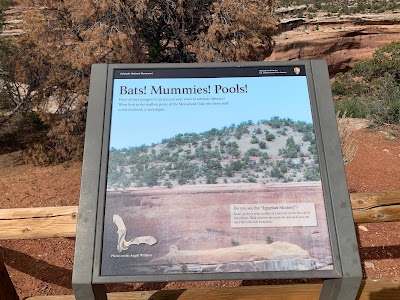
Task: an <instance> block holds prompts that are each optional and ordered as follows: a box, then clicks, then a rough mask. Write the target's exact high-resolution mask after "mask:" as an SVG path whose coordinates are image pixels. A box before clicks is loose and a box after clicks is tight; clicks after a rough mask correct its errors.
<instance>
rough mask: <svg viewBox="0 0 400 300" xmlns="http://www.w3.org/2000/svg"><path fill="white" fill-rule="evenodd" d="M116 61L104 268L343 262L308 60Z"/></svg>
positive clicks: (190, 270)
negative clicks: (181, 64) (121, 64)
mask: <svg viewBox="0 0 400 300" xmlns="http://www.w3.org/2000/svg"><path fill="white" fill-rule="evenodd" d="M111 72H112V74H111V75H109V76H112V97H111V98H112V99H111V105H110V110H111V113H110V128H109V135H108V136H107V138H106V139H105V144H106V147H107V148H106V149H107V152H108V153H107V155H105V157H106V162H107V167H106V168H105V167H104V166H102V168H104V169H105V171H104V172H105V176H104V181H105V183H104V190H100V196H101V197H103V201H104V207H102V209H104V212H103V213H102V216H100V218H101V220H100V223H101V224H102V232H101V233H99V234H98V236H99V238H98V241H97V244H98V245H99V246H98V248H99V249H100V250H99V251H98V252H99V253H100V255H99V263H100V266H99V276H100V277H101V276H147V275H151V276H168V275H177V274H178V275H191V274H192V275H193V274H194V275H195V274H211V278H213V277H212V274H218V276H220V274H233V273H238V274H243V273H249V274H255V273H260V272H271V271H273V272H284V271H291V272H292V271H299V272H308V271H313V272H316V273H314V274H318V272H320V274H321V276H322V277H324V275H323V274H324V272H325V271H334V270H335V266H334V259H333V252H334V249H335V247H336V245H335V240H334V239H332V238H331V235H330V230H331V231H332V230H333V231H334V229H333V228H332V227H331V228H330V227H329V224H328V221H327V219H328V217H327V212H328V211H329V209H331V207H329V202H326V201H325V198H324V194H325V195H326V194H327V186H326V185H327V184H328V183H327V181H326V179H324V178H326V172H327V171H326V168H325V166H324V163H325V162H324V160H323V159H322V160H321V159H320V157H319V156H318V150H320V149H321V136H320V135H318V132H319V125H318V124H316V123H315V121H313V120H318V118H317V117H316V112H315V109H316V106H315V102H314V104H313V102H312V101H313V97H312V95H313V89H312V87H311V86H310V82H311V79H310V78H309V77H310V75H309V74H308V73H307V72H308V71H307V68H306V65H305V64H303V63H299V64H296V63H293V64H292V65H288V64H285V65H273V66H268V65H262V66H260V65H258V66H240V67H233V66H230V67H217V68H215V67H201V68H195V67H191V68H174V69H172V68H167V67H166V68H157V67H154V68H149V67H147V68H143V69H141V68H138V67H136V68H113V69H112V70H111ZM313 114H314V115H313ZM316 125H317V126H316ZM317 145H319V146H317ZM317 149H318V150H317ZM103 156H104V154H103ZM321 178H322V179H321ZM327 204H328V207H327ZM248 276H251V275H247V278H248ZM316 276H317V277H318V275H316ZM225 277H227V276H225ZM228 277H229V275H228ZM153 278H154V277H153ZM156 278H161V277H156ZM222 278H224V277H223V276H222Z"/></svg>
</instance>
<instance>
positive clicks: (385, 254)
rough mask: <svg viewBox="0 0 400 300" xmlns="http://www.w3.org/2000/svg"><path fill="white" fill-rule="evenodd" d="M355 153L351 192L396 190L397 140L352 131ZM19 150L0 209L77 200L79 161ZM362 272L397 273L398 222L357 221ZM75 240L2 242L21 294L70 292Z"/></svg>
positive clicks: (6, 171) (2, 166)
mask: <svg viewBox="0 0 400 300" xmlns="http://www.w3.org/2000/svg"><path fill="white" fill-rule="evenodd" d="M352 136H353V138H354V141H355V143H356V144H357V145H358V152H357V154H356V156H355V158H354V160H353V161H352V162H351V163H350V164H349V165H348V166H347V168H346V172H347V180H348V184H349V189H350V190H351V191H352V192H365V191H369V192H373V191H384V190H400V175H399V174H400V173H399V170H400V139H397V140H394V141H391V140H389V139H388V138H387V137H386V135H385V133H382V132H379V131H376V132H371V131H367V130H365V129H362V130H358V131H355V132H354V133H353V135H352ZM17 162H18V155H16V154H12V155H6V156H4V155H3V156H0V200H1V202H0V203H1V208H12V207H40V206H62V205H77V204H78V198H79V186H80V172H81V165H80V164H79V163H72V164H64V165H58V166H51V167H46V168H39V167H32V166H26V165H18V164H17V165H16V163H17ZM357 227H358V232H359V238H360V253H361V257H362V259H363V265H364V274H365V276H366V277H368V278H370V279H375V278H399V277H400V268H399V266H400V236H399V234H398V233H399V232H400V223H399V222H393V223H382V224H359V226H357ZM73 251H74V239H62V238H58V239H42V240H24V241H0V255H2V256H3V257H4V261H5V263H6V266H7V268H8V271H9V273H10V276H11V279H12V280H13V282H14V284H15V286H16V289H17V292H18V294H19V296H20V297H21V299H23V298H25V297H29V296H35V295H60V294H71V293H72V290H71V283H70V282H71V275H72V270H71V269H72V263H73ZM254 283H256V284H260V283H262V282H249V281H247V282H241V281H216V282H185V283H174V282H173V283H147V284H134V285H131V286H129V285H118V286H116V285H115V286H112V287H109V290H110V291H111V290H113V291H125V290H133V289H137V290H148V289H177V288H191V287H197V288H200V287H211V286H212V287H221V286H238V285H250V284H254Z"/></svg>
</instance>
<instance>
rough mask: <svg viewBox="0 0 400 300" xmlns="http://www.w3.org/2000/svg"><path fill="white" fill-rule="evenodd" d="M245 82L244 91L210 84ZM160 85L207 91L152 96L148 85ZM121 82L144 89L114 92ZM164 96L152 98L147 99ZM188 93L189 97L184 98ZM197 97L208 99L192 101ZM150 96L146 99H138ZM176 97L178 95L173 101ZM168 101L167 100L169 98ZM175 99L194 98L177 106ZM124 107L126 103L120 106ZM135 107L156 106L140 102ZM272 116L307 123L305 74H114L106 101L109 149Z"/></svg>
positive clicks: (118, 89) (307, 103) (230, 84)
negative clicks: (134, 77)
mask: <svg viewBox="0 0 400 300" xmlns="http://www.w3.org/2000/svg"><path fill="white" fill-rule="evenodd" d="M237 84H238V85H239V86H241V87H244V86H245V85H247V93H225V94H224V93H222V92H218V93H215V86H216V85H220V86H223V87H228V88H229V87H232V88H235V87H236V85H237ZM160 85H162V86H163V87H164V88H184V87H187V88H193V87H194V86H196V88H207V87H208V86H210V88H211V89H210V91H211V93H210V94H196V95H194V94H191V95H189V94H186V95H157V94H151V87H152V86H155V87H158V86H160ZM121 86H126V87H128V88H135V87H136V88H143V87H144V86H146V92H147V94H143V95H120V90H121ZM213 97H215V98H224V99H223V100H218V101H216V102H220V103H228V104H225V105H218V106H215V105H199V104H200V102H202V103H207V102H211V103H212V102H214V101H213V100H212V99H211V98H213ZM160 98H162V99H168V100H161V101H160V100H159V101H153V99H154V100H155V99H160ZM184 98H186V99H187V98H192V99H193V100H184ZM198 98H210V99H209V100H198ZM144 99H151V101H140V100H144ZM177 99H178V100H177ZM169 100H170V101H169ZM179 102H181V103H182V102H185V103H196V104H197V105H194V106H180V105H179ZM126 103H131V104H139V103H148V104H149V103H154V104H156V103H157V104H158V103H168V104H169V103H171V104H172V105H173V103H175V104H176V105H173V106H165V107H160V108H163V109H165V111H160V112H156V111H119V110H118V109H119V108H121V107H122V106H121V104H126ZM125 107H126V106H125ZM138 108H158V107H157V106H140V107H138ZM273 116H278V117H280V118H290V119H292V120H294V121H305V122H309V123H311V122H312V116H311V110H310V102H309V96H308V87H307V79H306V77H305V76H281V77H244V78H238V77H233V78H195V79H187V78H184V79H182V78H180V79H137V80H132V79H115V80H114V91H113V103H112V121H111V135H110V148H111V147H113V148H116V149H121V148H128V147H135V146H140V145H143V144H145V145H151V144H152V143H159V142H161V140H162V139H163V138H171V137H173V136H175V135H176V134H179V133H190V132H195V133H201V132H204V131H207V130H210V129H212V128H217V129H220V128H222V127H224V126H230V125H231V124H232V123H235V124H236V125H237V124H239V123H241V122H243V121H247V120H252V121H253V122H257V121H259V120H262V119H270V118H271V117H273Z"/></svg>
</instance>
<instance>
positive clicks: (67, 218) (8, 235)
mask: <svg viewBox="0 0 400 300" xmlns="http://www.w3.org/2000/svg"><path fill="white" fill-rule="evenodd" d="M350 198H351V205H352V208H353V216H354V222H355V223H367V222H391V221H400V191H392V192H380V193H352V194H350ZM77 215H78V207H77V206H61V207H38V208H13V209H1V210H0V240H9V239H12V240H14V239H39V238H54V237H75V235H76V222H77Z"/></svg>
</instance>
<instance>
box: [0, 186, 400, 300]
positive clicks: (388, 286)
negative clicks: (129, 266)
mask: <svg viewBox="0 0 400 300" xmlns="http://www.w3.org/2000/svg"><path fill="white" fill-rule="evenodd" d="M350 198H351V205H352V209H353V216H354V222H355V223H366V222H391V221H400V191H392V192H380V193H353V194H351V195H350ZM77 216H78V207H77V206H63V207H39V208H15V209H1V210H0V240H10V239H12V240H15V239H39V238H54V237H75V235H76V222H77ZM2 266H3V268H2ZM0 269H1V270H4V271H5V272H6V270H5V268H4V265H3V263H2V262H1V261H0ZM5 274H6V273H5ZM6 277H8V275H7V276H6ZM6 279H7V278H6ZM7 280H8V279H7ZM1 281H3V282H6V280H5V279H4V278H3V279H2V278H0V283H2V282H1ZM0 287H1V284H0ZM321 288H322V284H297V285H275V286H273V285H272V286H271V285H263V286H240V287H235V288H211V289H210V288H207V289H190V290H175V291H165V290H160V291H140V292H139V291H138V292H129V293H110V294H108V299H110V300H117V299H118V300H128V299H129V300H148V299H152V300H166V299H173V300H177V299H179V300H188V299H190V300H199V299H215V300H228V299H243V300H256V299H265V300H282V299H285V300H286V299H287V300H318V299H319V295H320V291H321ZM0 299H1V300H2V298H1V293H0ZM73 299H75V298H74V296H73V295H68V296H36V297H31V298H28V299H27V300H73ZM381 299H385V300H398V299H400V279H379V280H364V281H363V284H362V288H361V289H360V293H359V297H358V300H381Z"/></svg>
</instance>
